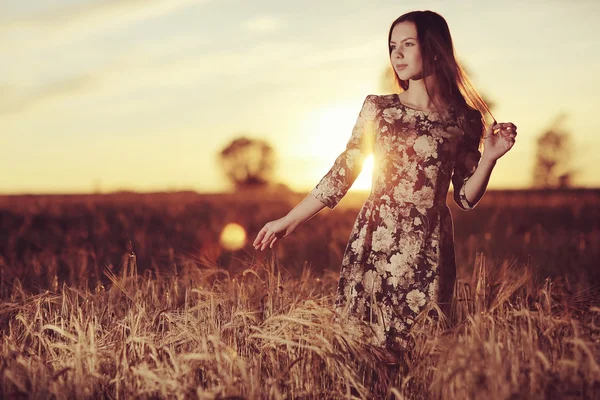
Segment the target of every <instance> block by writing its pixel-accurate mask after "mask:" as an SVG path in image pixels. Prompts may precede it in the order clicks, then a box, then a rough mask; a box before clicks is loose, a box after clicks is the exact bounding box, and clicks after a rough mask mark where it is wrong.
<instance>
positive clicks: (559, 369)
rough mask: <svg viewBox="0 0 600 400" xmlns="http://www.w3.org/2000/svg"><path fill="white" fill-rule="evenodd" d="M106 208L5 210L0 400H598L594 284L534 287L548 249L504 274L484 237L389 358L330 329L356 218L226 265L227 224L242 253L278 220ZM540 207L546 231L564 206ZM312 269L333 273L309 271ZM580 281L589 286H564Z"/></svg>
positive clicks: (533, 234)
mask: <svg viewBox="0 0 600 400" xmlns="http://www.w3.org/2000/svg"><path fill="white" fill-rule="evenodd" d="M184 197H185V196H184ZM146 198H148V196H147V197H146ZM104 200H105V201H103V202H102V201H97V199H96V200H94V199H91V198H70V199H65V198H58V199H57V198H51V199H48V198H39V197H36V198H27V199H25V198H18V199H16V198H4V199H2V200H0V207H1V208H0V212H1V213H0V216H2V218H1V219H0V223H1V227H2V235H3V236H2V237H1V243H0V245H1V246H2V247H0V249H1V250H2V253H0V272H1V277H0V278H1V279H0V295H1V297H2V303H1V307H0V327H1V329H2V336H1V344H2V349H1V352H2V357H1V361H0V382H1V391H2V397H3V398H35V399H37V398H61V399H62V398H78V399H79V398H82V399H83V398H114V399H116V398H177V399H184V398H186V399H187V398H198V399H351V398H355V399H373V398H390V399H480V398H487V399H547V398H549V399H585V398H599V397H600V342H599V337H600V336H599V335H600V307H599V304H598V299H599V297H598V290H597V285H596V284H595V282H594V281H593V279H594V278H595V277H596V276H597V275H595V272H594V271H592V272H586V271H584V272H583V273H582V272H581V271H579V272H577V271H571V272H573V273H572V274H568V275H567V274H565V276H567V277H570V278H564V277H562V276H561V275H560V274H554V273H553V272H552V271H555V269H556V268H558V267H557V266H555V265H551V263H548V264H547V265H546V267H545V268H546V269H543V271H544V272H543V273H540V270H541V268H540V267H539V265H538V264H537V263H536V262H535V260H536V257H537V254H542V253H543V252H544V251H546V252H547V253H548V252H550V253H551V252H553V251H557V250H556V248H549V247H546V248H545V249H543V248H540V249H538V248H532V247H528V248H527V252H528V254H530V255H532V256H531V257H529V258H527V259H523V260H521V259H518V258H517V259H516V260H515V259H514V258H512V257H510V256H507V255H506V254H509V255H510V254H515V253H517V249H516V248H515V249H514V252H512V253H501V252H500V251H499V249H503V248H504V246H506V244H505V242H504V241H501V240H498V241H497V242H496V243H497V244H498V245H497V246H496V247H490V248H487V247H485V246H491V245H490V244H489V243H488V242H489V238H488V239H486V238H485V235H484V237H483V238H482V239H477V240H481V241H483V242H484V244H483V245H482V247H477V246H475V247H473V244H472V243H470V242H469V241H464V242H463V241H461V242H460V243H457V257H458V259H459V263H460V264H461V273H459V279H458V280H457V283H456V286H455V293H454V299H453V304H452V307H451V313H450V315H448V316H446V315H444V314H442V313H441V312H440V310H439V309H438V308H437V307H436V306H435V305H431V307H429V308H428V309H427V310H424V312H423V313H422V314H421V317H420V319H419V320H418V321H417V323H416V325H415V327H414V328H413V329H412V331H411V337H412V339H413V340H412V342H411V346H410V347H409V348H408V349H406V351H404V352H403V353H401V354H394V355H393V357H392V355H390V354H387V353H385V352H383V351H382V350H381V349H378V348H373V347H372V346H370V345H368V344H367V343H366V341H365V340H363V339H364V338H362V337H361V336H360V334H358V333H356V332H354V331H353V330H352V329H351V328H350V327H348V326H345V325H344V324H343V323H342V324H341V325H340V324H338V323H335V322H334V321H333V311H332V310H333V294H334V292H335V287H336V284H337V273H339V267H338V270H337V271H336V269H335V268H336V264H335V263H336V260H337V259H336V257H339V254H340V246H342V245H343V244H345V243H344V242H345V240H347V236H346V237H344V235H347V234H348V233H349V225H348V224H349V223H351V222H352V210H348V211H345V210H343V209H341V210H339V211H338V210H336V212H338V214H339V215H340V216H339V219H337V220H336V219H334V214H331V215H329V214H327V215H325V216H322V217H321V216H317V217H315V218H314V219H313V220H311V221H309V223H310V224H312V225H310V224H309V225H310V227H307V228H306V229H305V230H306V231H311V232H310V236H315V231H314V230H313V228H314V229H317V228H316V227H318V229H319V230H318V231H317V233H318V235H321V233H322V235H321V236H320V237H321V239H320V240H321V241H323V237H327V235H333V236H335V240H332V241H331V242H330V243H329V244H328V245H327V246H326V247H325V248H322V249H320V248H318V246H316V245H314V246H313V242H311V241H310V240H311V239H310V238H309V237H308V236H304V235H308V234H302V233H300V232H299V235H298V237H297V238H295V239H293V240H292V239H290V241H289V242H288V243H286V244H285V245H283V242H282V247H281V248H280V249H278V250H277V251H274V252H270V253H266V252H265V254H263V255H257V254H256V253H249V252H248V251H247V250H244V249H241V250H240V251H237V252H227V251H225V250H223V248H222V246H219V244H218V241H217V239H216V238H217V236H218V235H217V233H218V232H219V230H220V228H222V226H223V223H224V222H225V221H228V220H230V221H232V220H238V221H239V222H240V223H241V224H242V225H244V226H246V229H247V232H248V236H249V237H253V236H252V234H253V233H254V234H256V232H257V231H258V229H260V226H261V225H260V224H261V223H264V222H265V221H266V220H268V218H270V217H271V216H272V215H276V214H277V213H278V212H280V210H284V209H286V207H289V204H287V203H285V202H283V204H282V205H279V206H278V205H272V206H270V207H266V208H265V209H259V211H260V212H259V213H252V212H249V210H253V209H254V208H253V207H258V206H256V205H255V204H254V203H252V202H251V201H250V200H247V201H245V202H244V201H242V202H240V200H239V199H236V200H235V205H236V206H235V207H233V206H231V204H229V203H227V202H226V201H224V200H223V199H220V200H219V201H217V202H216V203H211V202H210V201H207V203H201V204H200V203H199V202H198V198H196V197H193V199H192V200H189V201H188V200H186V199H183V198H177V197H174V196H171V197H170V198H169V200H166V198H165V199H163V198H162V197H160V196H154V197H153V198H152V200H151V202H150V201H149V202H150V203H151V204H152V206H148V207H146V203H144V202H143V201H140V199H139V198H134V199H127V198H123V197H121V198H120V199H118V200H116V199H109V200H107V199H104ZM295 200H296V199H292V200H290V201H292V202H293V201H295ZM211 201H212V200H211ZM232 201H233V200H232ZM150 203H148V204H150ZM128 204H132V207H133V208H131V209H128V208H127V207H128ZM190 204H192V205H190ZM211 204H212V205H211ZM215 204H218V205H215ZM232 204H233V203H232ZM273 204H275V202H274V203H273ZM593 205H594V204H593V203H592V206H593ZM211 207H212V208H211ZM215 207H216V208H218V210H219V212H217V213H215V212H212V211H214V208H215ZM498 207H499V210H491V209H486V208H485V207H482V208H481V209H479V210H477V211H478V212H480V213H487V215H491V216H492V217H491V218H492V219H494V220H496V221H497V220H498V218H499V217H498V215H499V213H502V212H503V211H502V210H503V209H504V208H506V207H507V206H506V204H503V205H501V206H498ZM551 207H552V208H551V209H550V211H549V212H551V213H552V214H556V213H557V212H559V211H560V210H561V207H562V206H561V205H560V204H553V205H552V206H551ZM565 207H567V208H572V207H573V206H572V204H571V203H570V202H567V204H566V205H565ZM478 208H479V206H478ZM86 210H87V211H86ZM135 210H141V211H139V215H138V214H137V213H136V211H135ZM151 210H154V211H151ZM190 210H191V211H190ZM239 210H242V214H243V215H244V216H245V218H246V219H244V218H242V217H240V215H241V214H240V211H239ZM188 211H189V212H191V213H193V214H194V215H204V217H196V218H197V219H190V218H189V216H188V215H187V214H186V213H187V212H188ZM203 213H204V214H203ZM270 213H273V214H270ZM469 213H471V214H469V216H472V215H474V213H475V210H473V211H470V212H469ZM511 213H514V210H513V211H511ZM584 214H585V213H584ZM354 215H356V214H355V212H354ZM453 215H454V210H453ZM573 215H578V214H573ZM589 215H590V214H589V213H587V214H585V215H584V216H583V217H582V221H587V222H588V223H589V219H590V216H589ZM203 218H204V219H203ZM515 218H523V217H522V216H517V217H515ZM530 218H536V217H535V216H533V217H530ZM325 220H327V221H329V222H327V223H325V222H324V221H325ZM455 220H456V222H455V223H456V224H457V225H459V223H460V222H461V220H460V219H459V218H458V217H457V218H455ZM82 221H84V222H85V221H87V225H86V223H84V222H82ZM340 221H343V222H340ZM463 221H464V220H463ZM507 223H509V224H512V225H511V227H512V229H511V230H510V234H511V238H512V240H520V241H523V240H524V239H523V238H524V237H528V241H529V243H537V242H538V241H539V242H540V243H541V242H544V239H545V238H547V237H550V236H551V235H550V234H549V233H548V231H547V230H544V229H542V228H540V227H541V225H538V224H536V223H534V224H531V226H534V227H536V226H537V228H534V229H527V230H523V232H522V235H523V237H520V238H519V237H518V235H516V233H515V232H519V230H518V229H517V228H518V227H517V226H516V225H515V224H516V223H514V222H510V221H509V222H507ZM582 224H583V222H582V223H581V224H580V225H574V226H571V225H569V224H567V225H566V226H568V227H569V229H572V230H573V232H577V233H579V234H578V235H576V234H574V233H573V232H566V233H565V234H564V236H561V238H562V239H561V240H562V241H563V242H559V244H560V243H562V244H563V248H569V246H571V245H572V243H571V242H570V241H569V240H571V239H567V237H569V238H573V237H574V239H572V240H574V241H575V242H574V243H576V244H577V245H578V246H579V247H577V249H578V250H576V251H572V252H571V257H572V258H573V259H574V260H576V261H577V262H579V263H580V264H583V265H587V264H586V263H592V262H593V257H595V255H596V254H597V253H596V251H597V246H598V244H597V242H596V241H595V239H596V238H597V236H596V235H597V234H598V226H597V225H596V224H595V222H594V223H592V226H591V228H590V229H588V228H587V227H585V226H583V225H582ZM463 226H464V224H463ZM505 228H506V227H503V228H502V229H505ZM299 229H303V228H299ZM486 229H487V228H486ZM490 232H491V233H490V235H494V236H495V235H496V234H497V233H496V231H490ZM318 235H317V236H318ZM582 235H583V236H582ZM514 236H517V237H516V238H515V237H514ZM457 237H458V238H460V237H463V233H461V231H460V230H457ZM465 237H466V236H465ZM478 237H479V236H478ZM113 239H114V240H113ZM507 240H508V239H507ZM554 240H557V239H556V237H555V238H554ZM175 242H176V243H179V244H181V243H183V242H185V243H189V245H187V246H183V247H176V246H175V245H173V243H175ZM115 243H117V244H115ZM118 243H121V246H119V245H118ZM332 243H333V244H332ZM486 243H487V244H486ZM581 243H583V245H582V244H581ZM582 246H583V247H582ZM554 247H556V245H555V246H554ZM478 249H482V251H477V250H478ZM341 250H343V248H342V249H341ZM471 250H476V251H475V252H474V254H470V253H471ZM303 251H304V252H303ZM308 253H310V254H311V255H312V256H313V257H320V259H322V260H326V261H325V262H324V263H323V264H321V265H319V263H318V261H317V262H315V261H312V262H310V263H307V262H306V260H307V259H310V257H308V256H307V254H308ZM488 253H489V254H493V256H494V257H487V256H486V254H488ZM466 254H468V257H465V256H464V255H466ZM503 254H504V258H502V256H503ZM557 254H558V253H557ZM561 254H562V253H561ZM532 258H533V260H532ZM554 258H555V259H556V260H558V261H557V262H558V263H564V261H563V260H562V259H560V258H559V257H554ZM317 259H319V258H317ZM330 259H331V260H333V261H331V264H332V265H331V267H330V268H326V267H323V265H325V266H328V264H329V260H330ZM111 260H112V262H111ZM142 260H143V262H142ZM290 260H296V262H295V263H294V262H293V261H290ZM465 260H466V261H468V262H469V263H471V261H472V264H471V265H470V266H469V268H466V267H465V265H466V262H465ZM596 260H597V258H596ZM563 265H564V264H563ZM578 276H579V277H582V276H584V277H585V279H582V281H578V282H575V281H573V279H574V278H573V277H578Z"/></svg>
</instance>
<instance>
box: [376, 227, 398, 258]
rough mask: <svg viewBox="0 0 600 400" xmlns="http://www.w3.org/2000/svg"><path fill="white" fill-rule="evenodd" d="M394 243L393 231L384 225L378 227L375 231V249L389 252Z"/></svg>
mask: <svg viewBox="0 0 600 400" xmlns="http://www.w3.org/2000/svg"><path fill="white" fill-rule="evenodd" d="M393 244H394V237H393V236H392V231H391V230H390V229H388V228H386V227H384V226H379V227H377V230H376V231H375V232H374V233H373V246H372V247H373V250H375V251H383V252H387V251H389V249H390V247H392V245H393Z"/></svg>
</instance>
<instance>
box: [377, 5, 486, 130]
mask: <svg viewBox="0 0 600 400" xmlns="http://www.w3.org/2000/svg"><path fill="white" fill-rule="evenodd" d="M405 21H410V22H413V23H414V24H415V26H416V28H417V39H418V41H419V46H420V49H421V56H422V60H423V76H429V75H430V74H432V73H434V74H435V77H436V89H437V90H436V93H437V95H438V96H439V97H436V98H435V99H433V101H434V104H435V105H436V108H437V109H442V102H444V103H446V104H451V105H452V106H454V108H455V109H456V111H457V113H458V115H459V116H462V117H463V118H466V117H467V115H469V113H472V112H473V109H476V110H478V111H479V112H480V113H481V120H482V123H483V126H484V127H485V118H484V115H485V113H486V112H487V113H489V115H490V116H491V117H492V119H493V120H494V122H495V121H496V119H495V118H494V116H493V115H492V113H491V111H490V109H489V107H488V105H487V104H486V103H485V101H484V100H483V98H482V97H481V96H480V95H479V93H478V92H477V90H476V89H475V88H474V87H473V84H472V83H471V80H470V79H469V77H468V76H467V74H466V72H465V70H464V69H463V68H462V67H461V65H460V63H459V62H458V60H457V59H456V57H455V51H454V45H453V44H452V36H451V35H450V30H449V29H448V24H447V23H446V20H445V19H444V17H442V16H441V15H439V14H437V13H435V12H433V11H411V12H408V13H406V14H403V15H401V16H400V17H398V18H396V20H395V21H394V22H393V23H392V26H390V31H389V34H388V51H389V55H390V62H392V60H391V55H392V48H391V46H390V41H391V40H392V30H393V29H394V27H395V26H396V24H398V23H400V22H405ZM434 57H435V59H434ZM392 68H393V66H392ZM394 80H395V82H396V84H397V85H398V86H399V87H400V88H402V89H403V90H407V89H408V85H409V81H405V80H402V79H400V78H399V77H398V74H397V73H396V72H395V70H394ZM425 90H426V91H427V95H428V96H430V91H429V88H428V87H427V80H425ZM430 97H431V96H430ZM471 115H472V114H471Z"/></svg>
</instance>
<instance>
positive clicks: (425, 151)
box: [413, 135, 437, 158]
mask: <svg viewBox="0 0 600 400" xmlns="http://www.w3.org/2000/svg"><path fill="white" fill-rule="evenodd" d="M413 149H415V152H416V153H417V155H418V156H419V157H421V158H425V157H434V158H437V153H436V151H435V150H436V146H435V143H434V139H433V138H432V137H430V136H425V135H424V136H419V138H418V139H417V140H416V141H415V144H414V146H413Z"/></svg>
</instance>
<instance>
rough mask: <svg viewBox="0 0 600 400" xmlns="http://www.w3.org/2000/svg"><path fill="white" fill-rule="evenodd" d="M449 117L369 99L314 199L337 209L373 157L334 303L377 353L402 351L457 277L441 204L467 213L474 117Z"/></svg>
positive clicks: (475, 157) (479, 128)
mask: <svg viewBox="0 0 600 400" xmlns="http://www.w3.org/2000/svg"><path fill="white" fill-rule="evenodd" d="M457 114H458V113H456V112H455V111H454V109H453V108H450V109H449V114H448V116H449V118H443V117H442V115H441V114H439V113H437V112H433V111H423V110H416V109H413V108H411V107H408V106H405V105H404V104H402V103H401V102H400V98H399V96H398V95H397V94H390V95H381V96H378V95H368V96H367V97H366V98H365V100H364V102H363V105H362V108H361V110H360V113H359V115H358V118H357V121H356V123H355V125H354V128H353V129H352V134H351V136H350V139H349V140H348V143H347V145H346V149H345V150H344V151H343V152H342V153H341V154H340V155H339V156H338V157H337V158H336V160H335V161H334V163H333V166H332V167H331V169H330V170H329V171H328V172H327V173H326V174H325V175H324V176H323V178H322V179H321V180H320V181H319V183H318V184H317V185H316V187H315V188H314V189H313V190H312V191H311V194H312V195H313V196H314V197H315V198H317V199H318V200H320V201H321V202H322V203H323V204H324V205H325V206H327V207H328V208H330V209H334V208H335V207H336V205H337V204H338V203H339V202H340V200H341V199H342V198H343V197H344V195H345V194H346V193H347V192H348V190H349V189H350V187H351V186H352V184H353V183H354V181H355V180H356V178H357V177H358V175H359V173H360V172H361V170H362V166H363V164H364V160H365V158H366V157H367V156H368V155H370V154H373V157H374V168H373V175H372V177H371V179H372V187H371V192H370V194H369V196H368V198H367V199H366V201H365V203H364V204H363V206H362V207H361V209H360V211H359V213H358V216H357V218H356V221H355V223H354V226H353V228H352V231H351V233H350V237H349V240H348V244H347V246H346V249H345V251H344V256H343V260H342V266H341V271H340V279H339V283H338V288H337V295H336V301H335V307H336V312H337V315H338V316H339V317H345V318H347V320H348V321H354V322H357V326H358V325H360V326H361V327H362V328H361V329H364V332H365V333H368V334H369V336H370V338H371V339H370V340H371V341H372V342H373V343H374V344H377V345H382V346H396V345H397V344H400V345H406V342H407V338H408V332H409V330H410V328H411V325H412V324H414V322H415V319H416V317H417V315H419V313H420V312H421V311H423V310H424V309H425V308H426V307H427V305H428V303H429V302H432V301H434V302H437V303H439V304H440V305H444V304H445V305H446V306H447V305H448V304H449V303H450V300H451V296H452V291H453V287H454V280H455V277H456V265H455V256H454V237H453V235H454V234H453V221H452V217H451V214H450V210H449V208H448V206H447V204H446V198H447V193H448V189H449V186H450V182H452V186H453V189H454V194H453V199H454V202H455V203H456V204H457V205H458V207H459V208H460V209H462V210H471V209H473V208H474V207H475V206H476V205H477V203H475V204H472V203H471V202H469V201H468V200H467V198H466V196H465V184H466V182H467V181H468V180H469V178H470V177H471V176H472V175H473V173H474V172H475V170H476V168H477V165H478V163H479V160H480V158H481V152H480V150H479V147H480V144H481V137H482V134H483V121H482V119H481V113H480V112H479V111H477V110H473V109H472V110H470V112H469V113H468V114H467V116H466V117H463V116H457Z"/></svg>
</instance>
